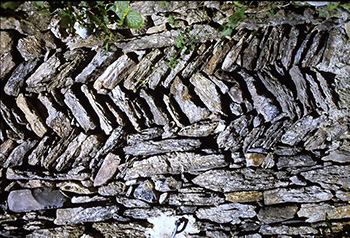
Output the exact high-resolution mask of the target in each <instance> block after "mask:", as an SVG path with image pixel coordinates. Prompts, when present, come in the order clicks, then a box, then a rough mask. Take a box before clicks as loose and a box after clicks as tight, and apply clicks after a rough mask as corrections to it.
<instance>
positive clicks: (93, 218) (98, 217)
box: [54, 206, 119, 225]
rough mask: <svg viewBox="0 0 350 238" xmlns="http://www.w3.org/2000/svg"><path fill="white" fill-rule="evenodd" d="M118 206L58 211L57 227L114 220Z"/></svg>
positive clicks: (55, 221)
mask: <svg viewBox="0 0 350 238" xmlns="http://www.w3.org/2000/svg"><path fill="white" fill-rule="evenodd" d="M118 210H119V207H118V206H103V207H102V206H97V207H88V208H83V207H75V208H62V209H57V210H56V219H55V220H54V223H55V224H56V225H72V224H79V223H83V222H99V221H104V220H108V219H111V218H113V215H114V214H116V213H117V211H118Z"/></svg>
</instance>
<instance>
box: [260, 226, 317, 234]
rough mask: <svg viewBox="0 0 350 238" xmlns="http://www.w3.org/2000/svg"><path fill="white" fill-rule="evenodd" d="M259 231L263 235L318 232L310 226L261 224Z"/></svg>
mask: <svg viewBox="0 0 350 238" xmlns="http://www.w3.org/2000/svg"><path fill="white" fill-rule="evenodd" d="M259 232H260V233H261V234H263V235H277V234H278V235H308V234H318V230H316V229H315V228H312V227H310V226H298V227H292V226H284V225H282V226H269V225H262V226H261V227H260V230H259Z"/></svg>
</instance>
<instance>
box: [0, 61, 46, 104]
mask: <svg viewBox="0 0 350 238" xmlns="http://www.w3.org/2000/svg"><path fill="white" fill-rule="evenodd" d="M39 62H40V60H38V59H34V60H30V61H26V62H23V63H21V64H20V65H18V66H17V67H16V69H15V70H14V71H13V73H12V75H11V77H10V78H9V79H8V80H7V82H6V84H5V86H4V92H5V93H6V94H7V95H10V96H14V97H17V96H18V95H19V93H20V90H21V88H22V87H23V85H24V82H25V78H26V77H28V75H30V74H31V73H32V72H33V71H34V69H35V68H36V67H37V66H38V65H39Z"/></svg>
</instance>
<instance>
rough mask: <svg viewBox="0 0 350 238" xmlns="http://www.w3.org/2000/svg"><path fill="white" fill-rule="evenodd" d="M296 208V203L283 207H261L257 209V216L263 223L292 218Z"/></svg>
mask: <svg viewBox="0 0 350 238" xmlns="http://www.w3.org/2000/svg"><path fill="white" fill-rule="evenodd" d="M297 210H298V206H297V205H289V206H284V207H273V206H268V207H263V208H262V209H261V210H260V211H259V213H258V215H257V217H258V219H259V220H260V221H261V222H263V223H265V224H270V223H276V222H280V221H284V220H289V219H291V218H293V217H294V215H295V214H296V212H297Z"/></svg>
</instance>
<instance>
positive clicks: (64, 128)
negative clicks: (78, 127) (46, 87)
mask: <svg viewBox="0 0 350 238" xmlns="http://www.w3.org/2000/svg"><path fill="white" fill-rule="evenodd" d="M38 99H39V100H40V102H41V103H42V104H44V106H45V107H46V109H47V112H48V114H49V116H48V117H47V118H46V124H47V125H48V126H49V127H51V128H52V129H53V130H54V132H56V133H57V134H58V135H59V136H60V137H67V136H68V135H69V133H70V132H71V130H72V127H71V125H70V120H69V119H68V117H67V116H66V115H65V114H64V113H63V112H61V111H59V110H58V109H57V107H56V106H55V105H54V102H53V100H52V99H51V98H49V97H47V96H45V95H43V94H39V96H38Z"/></svg>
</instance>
